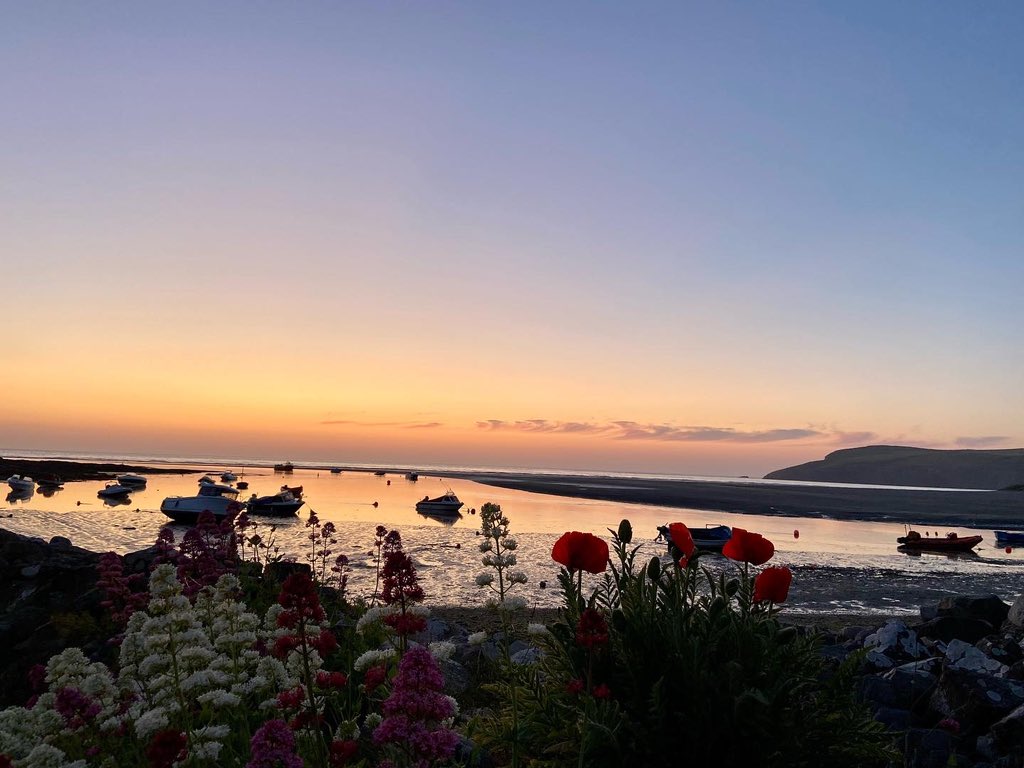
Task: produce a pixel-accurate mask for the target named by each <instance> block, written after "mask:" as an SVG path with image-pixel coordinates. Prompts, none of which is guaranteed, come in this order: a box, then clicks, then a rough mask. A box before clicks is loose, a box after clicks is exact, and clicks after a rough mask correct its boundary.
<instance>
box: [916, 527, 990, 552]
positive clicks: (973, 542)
mask: <svg viewBox="0 0 1024 768" xmlns="http://www.w3.org/2000/svg"><path fill="white" fill-rule="evenodd" d="M981 540H982V537H981V536H957V534H956V533H947V534H946V535H945V536H922V535H921V534H920V533H918V532H917V531H907V535H906V536H900V537H899V538H898V539H896V543H897V544H899V545H900V546H899V548H900V549H907V550H911V551H922V552H969V551H970V550H972V549H974V548H975V547H976V546H977V545H978V544H980V543H981Z"/></svg>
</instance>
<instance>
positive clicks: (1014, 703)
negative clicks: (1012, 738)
mask: <svg viewBox="0 0 1024 768" xmlns="http://www.w3.org/2000/svg"><path fill="white" fill-rule="evenodd" d="M1021 704H1024V685H1022V684H1021V683H1018V682H1015V681H1013V680H1005V679H1003V678H1001V677H996V676H994V675H988V674H978V673H975V672H970V671H967V670H965V669H957V668H956V667H947V668H946V669H945V670H943V672H942V676H941V677H940V678H939V682H938V685H936V686H935V690H934V691H933V692H932V697H931V701H930V705H931V708H932V709H933V710H935V711H936V712H938V713H939V714H940V715H942V716H943V717H953V718H956V719H957V720H959V721H960V723H961V724H962V725H963V728H964V730H965V731H969V732H971V733H973V734H981V733H985V732H986V731H987V730H988V729H989V727H990V726H991V725H992V724H993V723H995V722H996V721H997V720H1001V719H1002V718H1004V717H1006V715H1008V714H1009V713H1010V712H1012V711H1013V710H1014V709H1016V708H1017V707H1019V706H1020V705H1021Z"/></svg>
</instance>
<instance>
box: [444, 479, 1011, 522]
mask: <svg viewBox="0 0 1024 768" xmlns="http://www.w3.org/2000/svg"><path fill="white" fill-rule="evenodd" d="M447 476H449V477H462V478H465V479H467V480H473V481H475V482H478V483H483V484H485V485H493V486H497V487H499V488H513V489H516V490H520V491H529V492H531V493H548V494H554V495H556V496H574V497H577V498H584V499H599V500H602V501H615V502H621V503H633V504H648V505H656V506H666V507H681V508H686V509H700V510H709V511H717V512H738V513H747V514H757V515H783V516H789V517H819V518H829V519H833V520H854V521H857V520H865V521H866V520H870V521H875V522H896V523H908V524H925V523H927V524H935V525H937V526H950V527H955V526H971V527H978V528H1001V529H1019V528H1024V492H1020V491H945V490H904V489H898V488H865V487H862V486H848V487H834V486H812V485H780V484H767V483H766V484H758V483H742V482H716V481H703V480H701V481H695V480H654V479H644V478H622V477H591V476H584V475H530V474H511V473H509V474H505V473H494V474H484V473H461V474H460V473H456V472H452V473H449V474H448V475H447Z"/></svg>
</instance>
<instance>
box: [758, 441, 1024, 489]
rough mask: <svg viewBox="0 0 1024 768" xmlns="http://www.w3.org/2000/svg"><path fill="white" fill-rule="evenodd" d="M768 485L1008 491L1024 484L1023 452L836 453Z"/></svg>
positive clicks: (783, 472) (883, 448)
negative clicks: (799, 482)
mask: <svg viewBox="0 0 1024 768" xmlns="http://www.w3.org/2000/svg"><path fill="white" fill-rule="evenodd" d="M765 479H767V480H812V481H815V482H822V483H865V484H868V485H913V486H919V487H922V488H978V489H983V490H1009V489H1011V488H1012V487H1013V486H1018V487H1022V484H1024V448H1010V449H1006V450H998V451H971V450H962V451H941V450H934V449H931V448H909V447H907V446H900V445H869V446H866V447H864V448H847V449H845V450H842V451H835V452H833V453H830V454H828V455H827V456H826V457H825V458H824V459H822V460H821V461H809V462H807V463H806V464H798V465H797V466H795V467H787V468H786V469H779V470H776V471H775V472H770V473H768V474H767V475H765Z"/></svg>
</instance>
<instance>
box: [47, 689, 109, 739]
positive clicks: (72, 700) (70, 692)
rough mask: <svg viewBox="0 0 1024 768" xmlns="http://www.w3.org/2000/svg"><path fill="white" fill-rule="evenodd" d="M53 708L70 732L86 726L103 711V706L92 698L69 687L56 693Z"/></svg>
mask: <svg viewBox="0 0 1024 768" xmlns="http://www.w3.org/2000/svg"><path fill="white" fill-rule="evenodd" d="M53 708H54V709H55V710H57V713H58V714H60V716H61V717H63V718H64V722H65V723H66V724H67V726H68V728H71V729H72V730H78V729H79V728H82V727H83V726H85V725H88V724H89V723H91V722H92V721H93V720H95V719H96V715H98V714H99V713H100V712H101V711H102V710H103V706H102V705H101V704H100V703H99V702H98V701H96V699H94V698H93V697H92V696H88V695H87V694H84V693H82V692H81V691H80V690H78V689H77V688H71V687H70V686H69V687H67V688H61V689H60V690H59V691H57V695H56V696H55V697H54V702H53Z"/></svg>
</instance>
